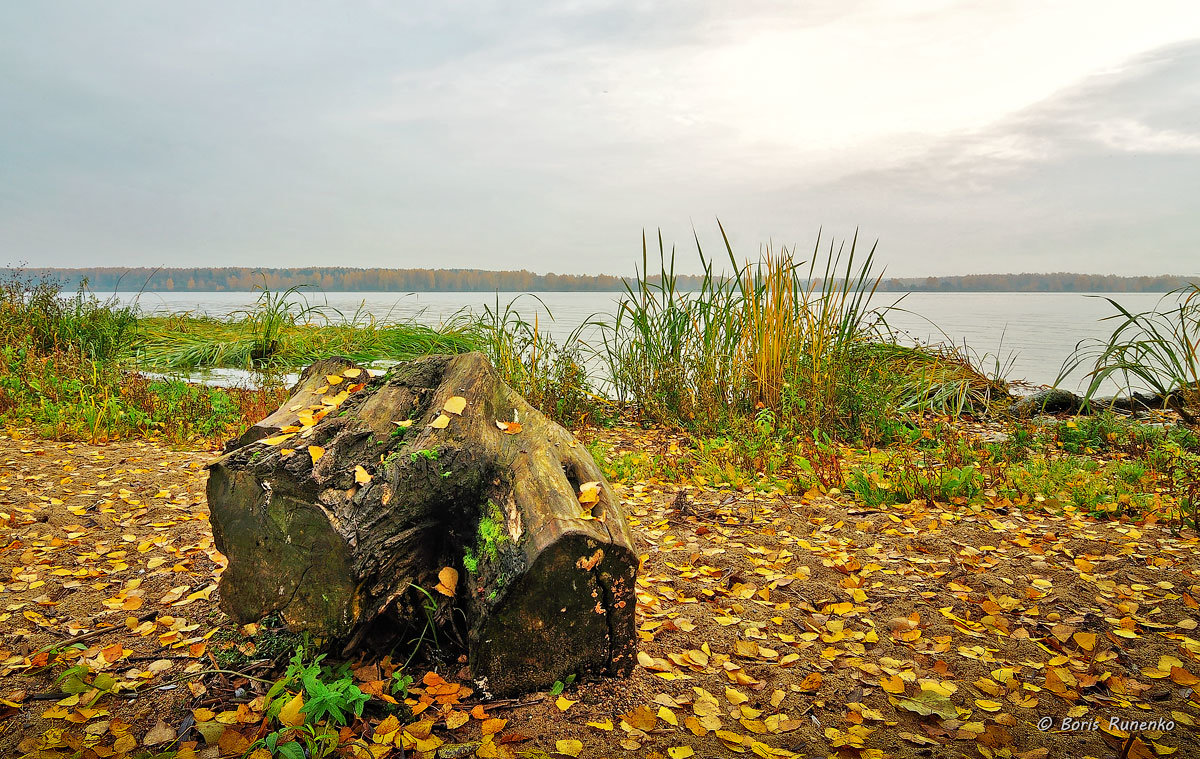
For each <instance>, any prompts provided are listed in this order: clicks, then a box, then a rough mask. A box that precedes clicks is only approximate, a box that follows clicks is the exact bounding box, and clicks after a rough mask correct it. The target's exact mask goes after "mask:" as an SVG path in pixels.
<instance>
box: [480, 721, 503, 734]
mask: <svg viewBox="0 0 1200 759" xmlns="http://www.w3.org/2000/svg"><path fill="white" fill-rule="evenodd" d="M507 724H508V720H507V719H500V718H499V717H489V718H488V719H485V720H484V721H483V734H484V735H495V734H496V733H498V732H500V731H501V730H503V729H504V726H505V725H507Z"/></svg>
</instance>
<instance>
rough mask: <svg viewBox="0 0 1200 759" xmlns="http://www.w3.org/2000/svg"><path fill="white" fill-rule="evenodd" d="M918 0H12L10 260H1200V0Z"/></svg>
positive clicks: (0, 239)
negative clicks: (858, 253)
mask: <svg viewBox="0 0 1200 759" xmlns="http://www.w3.org/2000/svg"><path fill="white" fill-rule="evenodd" d="M899 8H900V6H897V5H896V4H894V3H889V2H882V1H881V0H877V1H871V0H854V1H853V2H839V3H834V2H826V3H803V4H796V3H785V2H758V1H754V2H746V3H738V4H734V5H731V4H728V3H724V2H716V0H710V1H708V2H701V3H689V4H664V3H657V2H649V1H648V0H647V1H644V2H621V3H618V2H613V1H609V0H577V1H574V2H567V3H554V4H545V3H534V2H531V1H529V0H523V1H521V2H511V3H504V4H500V3H482V2H481V3H469V4H465V3H464V4H460V3H451V4H443V5H436V6H411V5H409V6H405V5H396V4H391V3H381V2H365V3H361V4H355V5H350V4H338V5H324V6H321V5H317V6H308V5H306V6H296V5H294V4H292V3H283V2H274V3H268V4H253V5H245V4H229V3H215V4H214V3H205V4H199V3H191V4H189V3H178V4H161V3H151V2H136V3H135V2H123V3H116V4H112V5H105V6H103V7H95V8H87V7H85V8H79V7H77V6H73V5H72V6H68V5H66V4H56V3H54V2H47V3H39V4H36V5H27V4H23V5H9V6H5V7H4V8H0V66H2V67H3V69H4V70H5V71H6V77H5V78H4V79H3V80H0V163H2V164H3V165H4V167H5V170H6V181H5V183H4V184H3V185H0V245H3V247H4V249H5V250H6V251H8V252H9V255H10V256H12V257H13V258H14V259H17V258H24V259H25V260H29V261H34V262H38V263H47V264H62V265H100V264H120V263H129V264H144V263H160V262H162V261H163V260H170V261H174V262H177V263H180V264H184V263H187V264H209V263H213V264H231V263H244V262H247V261H252V262H255V263H261V264H262V265H273V266H286V265H289V264H290V265H310V264H321V263H338V264H346V263H350V264H357V265H362V266H376V265H383V266H389V265H394V266H423V265H431V266H432V265H442V266H481V267H487V268H530V269H535V270H539V271H548V270H557V271H570V272H598V271H608V272H628V271H629V270H630V269H631V267H632V262H633V259H634V254H635V253H636V251H637V249H638V245H639V239H640V234H641V230H642V228H643V227H648V228H651V229H653V228H654V227H657V226H663V227H664V228H665V231H666V234H667V235H668V237H673V238H675V239H679V240H682V241H684V242H686V241H688V240H690V234H691V229H690V227H691V224H692V223H695V224H696V226H697V228H698V230H699V231H700V233H701V235H702V239H703V240H704V241H705V242H706V244H715V243H716V241H717V237H716V235H715V225H714V224H713V223H712V222H711V221H710V220H711V219H712V218H714V217H715V216H720V217H721V218H722V219H723V220H724V221H725V222H726V228H727V229H729V230H730V231H731V232H732V233H733V234H734V242H735V244H737V245H738V248H739V251H748V252H753V250H755V248H756V247H757V244H758V243H759V242H761V241H764V240H766V239H768V238H774V239H775V240H778V241H783V242H787V243H792V242H800V243H802V246H803V245H807V241H808V240H810V239H811V238H812V237H813V236H814V235H815V233H816V230H817V229H818V227H820V226H822V225H824V226H825V228H826V229H827V230H832V231H835V232H836V233H838V234H846V233H849V232H851V231H852V230H853V229H854V227H856V226H861V227H862V228H863V230H864V231H865V232H866V233H867V234H868V235H870V236H872V237H875V236H878V237H880V238H881V240H882V244H881V257H882V258H883V259H885V260H889V261H891V262H892V268H893V271H894V272H895V273H898V274H902V273H955V272H962V271H974V270H987V271H1001V270H1008V269H1010V268H1014V267H1016V268H1020V267H1022V266H1027V265H1032V266H1034V267H1035V268H1056V269H1061V268H1071V267H1076V268H1079V267H1082V268H1086V269H1089V270H1100V271H1107V270H1114V271H1116V270H1120V268H1121V267H1124V266H1129V265H1131V264H1130V259H1129V255H1128V251H1127V249H1125V248H1122V247H1121V246H1120V245H1119V244H1118V243H1119V242H1120V241H1121V240H1122V239H1124V238H1129V239H1153V240H1155V241H1156V243H1158V244H1157V245H1156V246H1154V247H1155V250H1154V251H1150V252H1147V253H1145V254H1144V255H1140V256H1139V257H1138V259H1137V260H1136V262H1135V264H1136V265H1137V266H1141V267H1145V266H1150V267H1154V269H1155V270H1170V269H1178V268H1179V265H1178V264H1179V262H1180V261H1181V260H1182V258H1181V257H1182V255H1183V251H1184V250H1185V249H1186V250H1192V251H1194V243H1195V225H1194V222H1191V221H1190V220H1188V219H1187V218H1186V217H1185V216H1184V215H1183V214H1182V211H1181V205H1182V204H1183V202H1184V201H1183V200H1182V199H1181V197H1179V195H1178V193H1182V192H1192V194H1193V195H1194V180H1191V179H1189V176H1190V177H1194V176H1196V173H1195V165H1194V164H1193V163H1192V161H1193V160H1194V156H1195V154H1196V152H1197V136H1196V124H1195V122H1194V119H1193V117H1192V116H1191V114H1193V113H1195V112H1196V110H1195V109H1196V107H1197V105H1200V93H1198V92H1197V88H1198V87H1200V84H1198V82H1200V76H1197V74H1198V73H1200V66H1197V63H1196V59H1197V52H1196V50H1197V48H1196V44H1195V43H1194V42H1193V43H1187V42H1183V43H1181V41H1185V40H1188V39H1190V38H1195V37H1198V36H1200V13H1197V12H1196V11H1194V10H1192V6H1191V4H1190V3H1181V2H1169V1H1167V0H1161V1H1159V0H1155V1H1153V2H1149V3H1147V4H1146V5H1145V7H1141V6H1139V9H1138V10H1137V12H1133V11H1131V10H1124V9H1122V8H1121V7H1120V6H1118V5H1116V4H1113V5H1104V4H1102V5H1099V6H1097V5H1096V4H1094V3H1086V2H1076V1H1074V0H1073V1H1072V2H1069V3H1061V4H1058V3H1056V4H1053V6H1046V5H1045V4H1043V3H1036V2H1033V0H1012V1H1011V2H1004V3H994V2H946V1H942V0H926V1H925V2H922V3H906V4H904V6H903V8H902V9H900V10H898V9H899ZM1189 172H1191V173H1190V174H1189ZM1138 214H1141V216H1138ZM1118 220H1119V224H1118ZM1189 245H1190V246H1191V247H1190V248H1188V247H1187V246H1189ZM684 247H687V246H684ZM947 250H953V251H954V255H953V256H951V257H947V255H946V251H947ZM964 251H965V252H964ZM1022 251H1024V252H1022Z"/></svg>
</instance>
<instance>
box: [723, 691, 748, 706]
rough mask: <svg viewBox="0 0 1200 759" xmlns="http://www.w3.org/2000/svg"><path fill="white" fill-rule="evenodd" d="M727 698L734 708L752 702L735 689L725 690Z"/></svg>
mask: <svg viewBox="0 0 1200 759" xmlns="http://www.w3.org/2000/svg"><path fill="white" fill-rule="evenodd" d="M725 698H726V699H728V700H729V703H731V704H733V705H734V706H737V705H738V704H744V703H746V702H747V701H749V700H750V699H749V698H747V697H746V694H745V693H742V692H741V691H739V690H735V689H733V688H726V689H725Z"/></svg>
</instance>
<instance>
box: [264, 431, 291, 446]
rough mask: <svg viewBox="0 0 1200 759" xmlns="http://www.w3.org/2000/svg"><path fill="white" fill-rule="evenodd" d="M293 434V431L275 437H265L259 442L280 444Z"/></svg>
mask: <svg viewBox="0 0 1200 759" xmlns="http://www.w3.org/2000/svg"><path fill="white" fill-rule="evenodd" d="M291 436H292V435H291V433H288V434H287V435H276V436H275V437H265V438H263V439H262V440H259V441H258V442H260V443H262V444H263V445H279V444H280V443H282V442H283V441H285V440H287V439H288V438H290V437H291Z"/></svg>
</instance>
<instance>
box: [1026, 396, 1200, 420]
mask: <svg viewBox="0 0 1200 759" xmlns="http://www.w3.org/2000/svg"><path fill="white" fill-rule="evenodd" d="M1156 409H1159V410H1161V409H1172V410H1174V411H1176V412H1177V413H1178V414H1179V415H1180V416H1181V417H1182V418H1183V420H1184V421H1185V422H1187V423H1189V424H1191V423H1193V422H1194V421H1195V420H1194V415H1193V414H1192V413H1190V412H1189V410H1188V409H1187V408H1186V406H1185V405H1184V404H1183V402H1182V399H1181V398H1180V397H1179V395H1178V394H1174V393H1172V394H1167V395H1162V394H1159V393H1139V392H1134V393H1130V394H1128V395H1119V396H1106V397H1103V398H1091V399H1088V398H1085V397H1084V396H1080V395H1076V394H1075V393H1072V392H1070V391H1069V390H1061V389H1059V388H1053V387H1052V388H1047V389H1046V390H1041V391H1039V392H1036V393H1033V394H1032V395H1027V396H1025V397H1024V398H1021V399H1020V400H1018V401H1017V402H1016V403H1014V404H1013V405H1012V406H1010V407H1009V408H1008V413H1010V414H1012V415H1014V416H1018V417H1029V416H1033V415H1035V414H1097V413H1101V412H1104V411H1117V412H1121V413H1127V414H1140V413H1144V412H1147V411H1152V410H1156Z"/></svg>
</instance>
